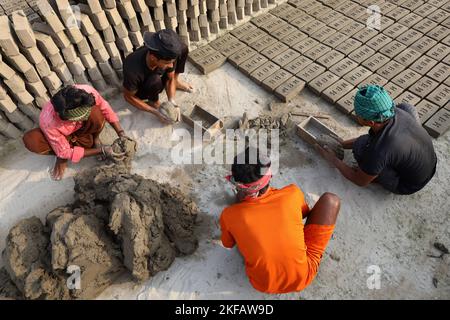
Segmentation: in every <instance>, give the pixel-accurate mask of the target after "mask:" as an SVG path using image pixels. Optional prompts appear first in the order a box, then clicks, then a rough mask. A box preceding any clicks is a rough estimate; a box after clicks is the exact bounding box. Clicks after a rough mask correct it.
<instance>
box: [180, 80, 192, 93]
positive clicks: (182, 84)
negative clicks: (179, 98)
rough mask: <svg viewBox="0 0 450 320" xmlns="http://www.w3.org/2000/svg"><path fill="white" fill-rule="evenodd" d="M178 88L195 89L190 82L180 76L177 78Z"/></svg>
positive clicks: (188, 90)
mask: <svg viewBox="0 0 450 320" xmlns="http://www.w3.org/2000/svg"><path fill="white" fill-rule="evenodd" d="M177 90H180V91H184V92H192V90H194V87H193V86H192V85H190V84H189V83H187V82H184V81H183V80H181V79H180V78H177Z"/></svg>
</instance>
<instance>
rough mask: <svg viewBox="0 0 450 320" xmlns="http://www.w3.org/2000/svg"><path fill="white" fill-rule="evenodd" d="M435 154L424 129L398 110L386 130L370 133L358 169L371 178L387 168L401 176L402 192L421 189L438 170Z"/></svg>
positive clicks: (407, 114)
mask: <svg viewBox="0 0 450 320" xmlns="http://www.w3.org/2000/svg"><path fill="white" fill-rule="evenodd" d="M436 163H437V158H436V153H435V152H434V148H433V143H432V141H431V138H430V136H429V135H428V133H427V132H426V131H425V129H424V128H423V127H422V126H420V125H419V124H418V123H417V121H416V119H415V118H414V117H413V116H411V115H410V114H409V113H407V112H406V111H404V110H402V109H399V108H396V113H395V116H394V117H393V118H392V119H390V120H389V122H388V124H387V125H386V126H385V127H384V128H383V130H381V131H379V132H377V133H375V132H373V131H372V130H369V140H368V143H367V145H366V147H365V149H364V152H363V154H362V159H361V161H360V163H359V167H360V168H361V170H362V171H364V172H365V173H367V174H368V175H371V176H376V175H379V174H380V173H381V172H382V171H383V170H384V169H385V168H390V169H392V170H394V171H395V172H397V173H398V176H399V185H401V188H402V189H403V190H409V191H411V192H412V191H417V190H420V189H422V188H423V187H424V186H425V185H426V184H427V183H428V181H429V180H430V179H431V178H432V177H433V175H434V173H435V170H436Z"/></svg>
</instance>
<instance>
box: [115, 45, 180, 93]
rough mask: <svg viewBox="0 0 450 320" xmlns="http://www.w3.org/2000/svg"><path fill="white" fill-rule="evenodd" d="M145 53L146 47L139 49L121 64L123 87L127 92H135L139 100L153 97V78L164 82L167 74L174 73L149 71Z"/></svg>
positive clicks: (171, 69)
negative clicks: (159, 78) (158, 78)
mask: <svg viewBox="0 0 450 320" xmlns="http://www.w3.org/2000/svg"><path fill="white" fill-rule="evenodd" d="M147 52H148V49H147V47H145V46H143V47H140V48H139V49H137V50H136V51H134V52H133V53H131V54H129V55H128V56H127V57H126V59H125V61H124V64H123V86H124V88H125V89H127V90H129V91H137V93H136V96H137V97H138V98H140V99H150V98H153V96H154V95H155V92H154V90H152V86H154V83H155V80H154V77H161V78H162V79H163V82H165V81H164V80H166V79H167V78H166V75H167V73H169V72H172V71H174V69H173V68H169V69H166V70H161V69H155V70H150V69H149V68H148V66H147V62H146V57H147ZM160 89H161V88H158V89H157V90H156V91H160ZM156 93H157V92H156Z"/></svg>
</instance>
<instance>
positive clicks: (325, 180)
mask: <svg viewBox="0 0 450 320" xmlns="http://www.w3.org/2000/svg"><path fill="white" fill-rule="evenodd" d="M184 78H185V79H186V80H187V81H189V82H191V83H192V84H193V85H194V86H195V88H196V90H195V92H194V93H192V94H188V93H178V95H177V101H178V103H179V104H180V105H182V108H188V107H190V106H192V105H193V104H194V103H199V104H201V105H203V106H205V108H206V109H208V110H209V111H211V112H212V113H214V114H216V115H218V116H219V117H225V116H234V117H237V116H241V115H242V113H243V112H244V111H246V112H247V113H248V115H249V117H250V118H253V117H256V116H258V114H260V113H261V112H264V111H266V112H267V110H268V104H269V102H271V101H277V99H276V98H275V97H274V96H272V95H271V94H269V93H267V92H265V91H264V90H262V89H261V88H259V87H258V86H257V85H255V84H254V83H253V82H251V81H250V80H249V79H248V78H246V77H245V76H243V75H242V74H241V73H240V72H239V71H237V70H236V69H235V68H233V67H232V66H231V65H229V64H226V65H224V66H223V67H221V68H220V69H218V70H216V71H214V72H213V73H211V74H210V75H208V76H202V75H200V74H199V73H198V72H197V71H196V70H195V69H194V68H193V67H192V66H191V65H190V64H189V65H188V68H187V74H186V75H185V76H184ZM291 103H292V104H294V105H295V104H298V105H301V106H302V111H308V112H315V113H318V112H322V113H327V114H330V115H332V116H333V117H334V119H335V120H324V122H325V123H326V124H327V125H329V126H330V127H332V128H334V129H335V130H336V131H337V132H338V133H339V134H340V135H341V136H343V137H344V138H351V137H355V136H357V135H358V134H362V133H364V132H366V131H367V129H365V128H360V127H359V126H358V125H356V123H354V122H353V121H352V120H350V119H349V118H347V117H346V116H345V115H343V114H342V113H341V112H339V111H338V110H336V109H335V108H334V107H333V106H332V105H330V104H328V103H326V102H324V101H323V100H322V99H319V98H318V97H317V96H315V95H313V94H311V93H310V92H309V91H308V90H305V91H304V92H302V94H301V95H300V96H298V97H297V98H296V99H295V100H294V101H293V102H291ZM111 104H112V106H113V108H114V109H115V110H116V111H117V112H118V114H119V117H120V119H121V123H122V126H123V127H124V128H125V130H126V131H127V133H128V134H129V135H130V136H131V137H133V138H135V139H137V141H138V143H139V150H138V153H137V156H136V158H135V161H134V163H133V171H134V172H135V173H138V174H141V175H143V176H145V177H147V178H151V179H156V180H158V181H161V182H169V183H170V184H172V185H174V186H179V187H181V188H182V189H184V190H186V191H187V192H189V193H191V194H192V195H193V197H195V199H196V201H197V202H198V204H199V207H200V209H201V211H202V214H201V217H202V219H201V220H202V221H201V222H200V223H199V226H198V229H197V233H198V236H199V239H200V245H199V248H198V250H197V251H196V253H195V254H193V255H191V256H187V257H181V258H177V259H176V260H175V262H174V263H173V265H172V266H171V267H170V268H169V270H167V271H165V272H160V273H158V274H157V275H156V276H155V277H153V278H151V279H150V280H148V281H147V282H145V283H143V284H139V285H135V284H133V283H132V282H130V281H129V279H127V278H124V279H122V280H121V281H119V282H118V283H117V284H114V285H113V286H111V287H110V288H108V289H107V290H106V291H105V292H103V294H102V295H101V296H100V297H99V298H100V299H341V298H342V299H366V298H367V299H414V298H417V299H449V298H450V274H449V270H450V266H449V263H450V257H449V255H446V256H445V257H444V258H443V259H435V258H430V257H427V255H429V254H431V255H437V254H438V252H437V251H436V250H435V249H434V248H433V243H434V242H435V241H439V242H442V243H444V244H445V245H446V246H447V247H450V222H449V219H450V218H449V217H450V187H449V181H450V164H449V157H450V133H447V134H446V135H444V136H443V137H441V138H439V139H437V140H434V145H435V148H436V152H437V154H438V158H439V164H438V169H437V173H436V175H435V177H434V178H433V180H432V181H431V182H430V183H429V184H428V185H427V186H426V187H425V188H424V189H423V190H422V191H420V192H419V193H417V194H415V195H412V196H396V195H392V194H389V193H388V192H386V191H384V190H382V189H381V188H379V187H377V186H370V187H367V188H360V187H357V186H355V185H353V184H352V183H351V182H349V181H347V180H346V179H345V178H343V177H342V176H341V175H340V174H339V172H338V171H337V170H336V169H335V168H332V167H331V166H330V165H329V164H328V163H327V162H325V160H323V159H322V158H320V156H319V155H318V154H317V153H316V152H315V151H314V150H313V149H312V148H311V147H309V146H308V145H307V144H306V143H304V142H303V141H302V140H300V139H299V138H298V137H294V138H290V139H288V140H287V142H286V143H285V144H283V145H281V146H280V152H281V153H280V172H279V173H278V174H277V175H276V176H274V179H273V185H274V186H275V187H282V186H284V185H286V184H290V183H296V184H298V185H299V186H300V187H301V188H302V189H303V191H304V192H305V194H306V195H307V200H308V202H309V204H310V205H313V204H314V201H316V200H317V198H318V197H319V196H320V195H321V194H322V193H324V192H326V191H329V192H333V193H336V194H337V195H339V197H340V198H341V199H342V209H341V212H340V215H339V218H338V222H337V225H336V230H335V234H334V236H333V239H332V240H331V242H330V244H329V246H328V248H327V251H326V253H325V255H324V258H323V260H322V263H321V266H320V270H319V274H318V276H317V277H316V279H315V280H314V281H313V283H312V284H311V285H310V286H309V287H308V288H306V289H305V290H304V291H302V292H300V293H292V294H284V295H267V294H262V293H259V292H257V291H256V290H254V289H253V288H252V287H251V285H250V284H249V282H248V279H247V277H246V274H245V270H244V265H243V260H242V258H241V256H240V254H239V251H238V250H237V249H233V250H227V249H225V248H223V247H222V246H221V244H220V240H218V239H219V235H220V231H219V229H218V224H217V221H218V218H219V216H220V213H221V210H222V209H223V207H224V206H225V205H227V204H228V203H229V201H230V199H231V196H232V193H231V188H230V186H229V185H228V184H227V183H226V181H225V179H224V176H225V175H226V174H228V167H227V166H224V165H177V164H174V163H173V161H172V159H171V156H170V150H171V145H172V143H171V142H170V138H171V136H172V132H173V130H174V127H172V126H162V125H161V124H159V122H158V121H156V120H155V119H154V118H153V117H152V116H151V115H149V114H146V113H143V112H140V111H137V110H134V109H133V108H132V107H129V106H127V104H126V103H125V102H124V101H123V99H122V98H121V97H118V98H116V99H114V100H111ZM278 107H280V108H282V107H283V106H282V105H278ZM300 120H303V118H301V117H299V118H298V121H300ZM182 126H183V125H182V124H178V125H176V126H175V128H179V127H182ZM103 139H104V140H105V141H112V139H113V135H111V129H110V128H109V129H108V131H107V132H105V134H104V135H103ZM1 152H2V153H3V156H2V157H1V158H0V250H3V248H4V244H5V238H6V236H7V232H8V230H9V229H10V228H11V227H12V226H13V225H14V224H15V223H17V221H19V220H20V219H22V218H25V217H29V216H32V215H36V216H38V217H40V218H42V219H43V218H44V217H45V215H46V214H47V213H48V212H49V211H50V210H51V209H53V208H55V207H57V206H59V205H63V204H65V203H68V202H71V201H72V199H73V176H74V174H75V172H76V171H78V170H82V169H83V168H87V167H89V166H92V165H94V164H95V161H96V160H95V159H84V160H83V161H82V162H81V163H80V164H77V165H72V164H71V165H70V168H69V169H68V171H67V173H66V176H65V178H64V179H63V180H62V181H60V182H54V181H51V180H50V178H49V175H48V172H47V169H48V168H49V167H51V166H52V165H53V161H54V159H53V158H52V157H45V156H38V155H34V154H31V153H29V152H27V150H26V149H25V148H24V147H23V146H22V145H21V143H19V142H17V143H12V144H11V143H9V144H7V145H4V146H2V148H1ZM346 158H347V159H350V158H351V153H347V154H346ZM0 265H1V262H0ZM372 265H376V266H378V267H379V268H380V270H381V277H380V280H381V281H380V289H369V288H368V286H367V279H368V278H369V276H370V275H371V274H368V273H367V268H368V267H369V266H372ZM433 278H436V279H437V280H438V282H437V288H436V287H435V286H434V285H433V281H432V279H433Z"/></svg>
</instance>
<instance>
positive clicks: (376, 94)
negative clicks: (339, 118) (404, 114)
mask: <svg viewBox="0 0 450 320" xmlns="http://www.w3.org/2000/svg"><path fill="white" fill-rule="evenodd" d="M354 107H355V113H356V115H358V116H360V117H361V118H363V119H365V120H371V121H375V122H383V121H386V120H388V119H390V118H392V117H393V116H394V115H395V103H394V101H393V100H392V98H391V97H390V96H389V93H388V92H387V91H386V89H384V88H383V87H381V86H378V85H373V84H370V85H365V86H362V87H360V88H359V89H358V92H357V93H356V96H355V100H354Z"/></svg>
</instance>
